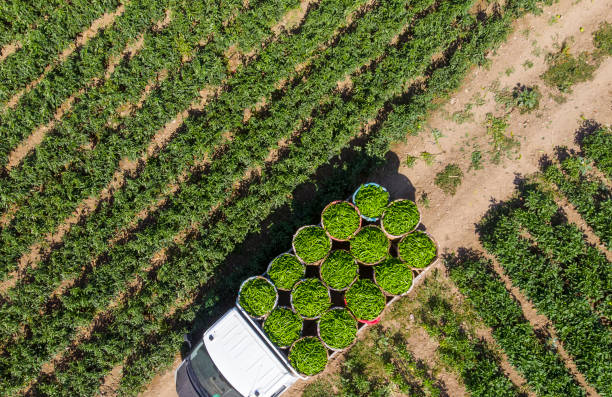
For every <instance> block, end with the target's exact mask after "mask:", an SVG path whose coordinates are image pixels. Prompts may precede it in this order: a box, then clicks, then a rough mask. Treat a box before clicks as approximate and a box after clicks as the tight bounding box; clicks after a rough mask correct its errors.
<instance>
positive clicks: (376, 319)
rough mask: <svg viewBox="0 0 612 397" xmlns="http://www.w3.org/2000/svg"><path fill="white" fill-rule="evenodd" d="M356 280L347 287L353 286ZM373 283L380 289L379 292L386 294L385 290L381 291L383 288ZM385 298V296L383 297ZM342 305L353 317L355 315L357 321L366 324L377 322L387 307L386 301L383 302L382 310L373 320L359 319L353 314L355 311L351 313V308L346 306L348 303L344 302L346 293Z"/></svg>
mask: <svg viewBox="0 0 612 397" xmlns="http://www.w3.org/2000/svg"><path fill="white" fill-rule="evenodd" d="M356 282H357V280H355V281H353V283H351V285H350V286H349V288H350V287H352V286H353V284H355V283H356ZM374 285H375V286H376V288H378V289H379V290H380V292H382V294H383V296H386V295H385V291H383V290H382V288H380V287H379V286H378V284H376V283H374ZM385 300H386V298H385ZM344 306H345V307H346V309H347V310H348V311H349V312H351V314H352V315H353V317H355V320H357V321H358V322H360V323H363V324H368V325H372V324H378V322H379V321H380V318H381V317H382V315H383V313H384V312H385V310H386V309H387V303H386V302H385V306H384V307H383V309H382V310H381V311H380V313H379V314H378V317H376V318H375V319H373V320H363V319H360V318H359V317H357V316H356V315H355V313H353V312H352V311H351V309H350V308H349V306H348V303H347V302H346V295H345V296H344Z"/></svg>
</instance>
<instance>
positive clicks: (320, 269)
mask: <svg viewBox="0 0 612 397" xmlns="http://www.w3.org/2000/svg"><path fill="white" fill-rule="evenodd" d="M342 251H346V250H342ZM347 252H348V251H347ZM351 256H352V255H351ZM327 257H328V258H329V255H328V256H327ZM325 259H327V258H325ZM353 261H355V264H356V265H357V260H356V259H355V258H354V257H353ZM324 262H325V261H323V262H322V263H321V267H319V278H320V279H321V282H322V283H323V284H324V285H325V286H326V287H327V288H328V289H330V290H332V291H337V292H342V291H346V290H347V289H348V287H350V286H351V285H353V283H354V282H355V280H357V278H358V277H359V265H357V272H356V273H355V277H353V280H352V281H351V282H350V283H349V284H348V285H347V286H346V287H344V288H342V289H336V288H332V287H330V286H329V285H328V284H327V283H326V282H325V280H323V275H322V274H321V273H322V270H323V263H324Z"/></svg>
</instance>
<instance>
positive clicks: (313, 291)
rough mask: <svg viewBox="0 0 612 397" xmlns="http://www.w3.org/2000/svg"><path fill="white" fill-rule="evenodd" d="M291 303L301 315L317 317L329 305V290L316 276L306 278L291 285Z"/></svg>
mask: <svg viewBox="0 0 612 397" xmlns="http://www.w3.org/2000/svg"><path fill="white" fill-rule="evenodd" d="M291 305H292V306H293V308H294V309H295V311H296V312H298V314H300V315H301V316H302V317H305V318H316V317H319V316H320V315H321V314H322V313H323V312H325V310H327V309H329V307H330V306H331V299H330V297H329V291H328V290H327V287H326V286H325V285H324V284H323V283H322V282H321V280H319V279H318V278H307V279H305V280H303V281H301V282H299V283H297V284H296V285H295V286H294V287H293V290H292V291H291Z"/></svg>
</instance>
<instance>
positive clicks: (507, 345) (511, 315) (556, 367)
mask: <svg viewBox="0 0 612 397" xmlns="http://www.w3.org/2000/svg"><path fill="white" fill-rule="evenodd" d="M445 264H446V266H447V268H449V270H450V276H451V278H452V280H453V281H454V282H455V283H456V284H457V286H458V287H459V289H460V290H461V292H462V293H463V294H464V295H466V296H467V297H468V299H469V300H470V302H471V304H472V305H473V307H474V308H475V309H476V311H477V312H478V314H479V315H480V317H481V318H482V319H483V320H484V322H485V324H486V325H487V326H489V327H491V328H492V329H493V337H494V338H495V340H496V341H497V343H499V345H500V346H501V347H502V348H503V349H504V351H505V352H506V355H507V356H508V359H509V360H510V363H511V364H512V365H514V366H515V367H516V368H517V369H518V371H519V372H520V373H521V374H522V375H523V376H524V377H525V379H526V380H527V383H528V384H529V386H531V389H532V390H533V391H534V392H535V393H536V394H537V395H539V396H551V395H566V396H576V397H578V396H584V395H585V391H584V390H583V389H582V388H581V387H580V386H579V385H578V383H577V382H576V381H575V380H574V379H573V378H572V375H571V373H570V372H569V371H568V369H567V368H566V367H565V365H564V364H563V361H562V359H561V357H560V356H559V354H558V352H557V351H555V349H554V348H551V347H550V346H551V345H553V344H554V342H553V341H552V339H551V338H547V339H546V340H545V341H541V340H540V339H539V338H538V336H537V335H536V333H535V331H534V329H533V327H532V326H531V324H530V323H529V321H528V320H526V319H525V317H524V316H523V312H522V309H521V306H520V303H519V302H518V301H516V300H515V299H513V298H512V296H511V295H510V293H509V292H508V291H507V290H506V288H505V287H504V284H503V282H502V280H501V279H500V278H499V276H498V275H497V274H496V273H495V271H494V270H493V268H492V265H491V262H490V261H488V260H486V259H484V258H483V257H482V256H481V255H480V253H475V252H462V253H461V254H460V255H459V256H456V255H454V254H452V255H448V256H447V257H446V258H445Z"/></svg>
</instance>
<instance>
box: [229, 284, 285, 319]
mask: <svg viewBox="0 0 612 397" xmlns="http://www.w3.org/2000/svg"><path fill="white" fill-rule="evenodd" d="M256 278H260V279H263V280H266V282H267V283H269V284H270V285H271V286H272V288H274V292H275V293H276V299H275V300H274V306H272V309H270V311H269V312H268V313H266V314H264V315H263V316H259V317H257V316H253V315H252V314H251V313H249V312H248V311H247V310H246V309H245V308H244V307H242V305H241V304H240V291H242V287H243V286H244V284H246V283H247V282H248V281H250V280H253V279H256ZM236 305H238V306H239V307H240V308H241V309H242V310H244V312H245V313H246V314H248V315H249V316H250V317H252V318H254V319H256V320H265V318H266V317H268V315H269V314H270V312H272V310H274V309H275V308H276V306H277V305H278V290H277V289H276V286H275V285H274V283H273V282H272V281H270V280H268V279H267V278H266V277H264V276H252V277H249V278H247V279H246V280H244V281H243V282H242V283H241V284H240V288H239V289H238V297H236Z"/></svg>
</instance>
